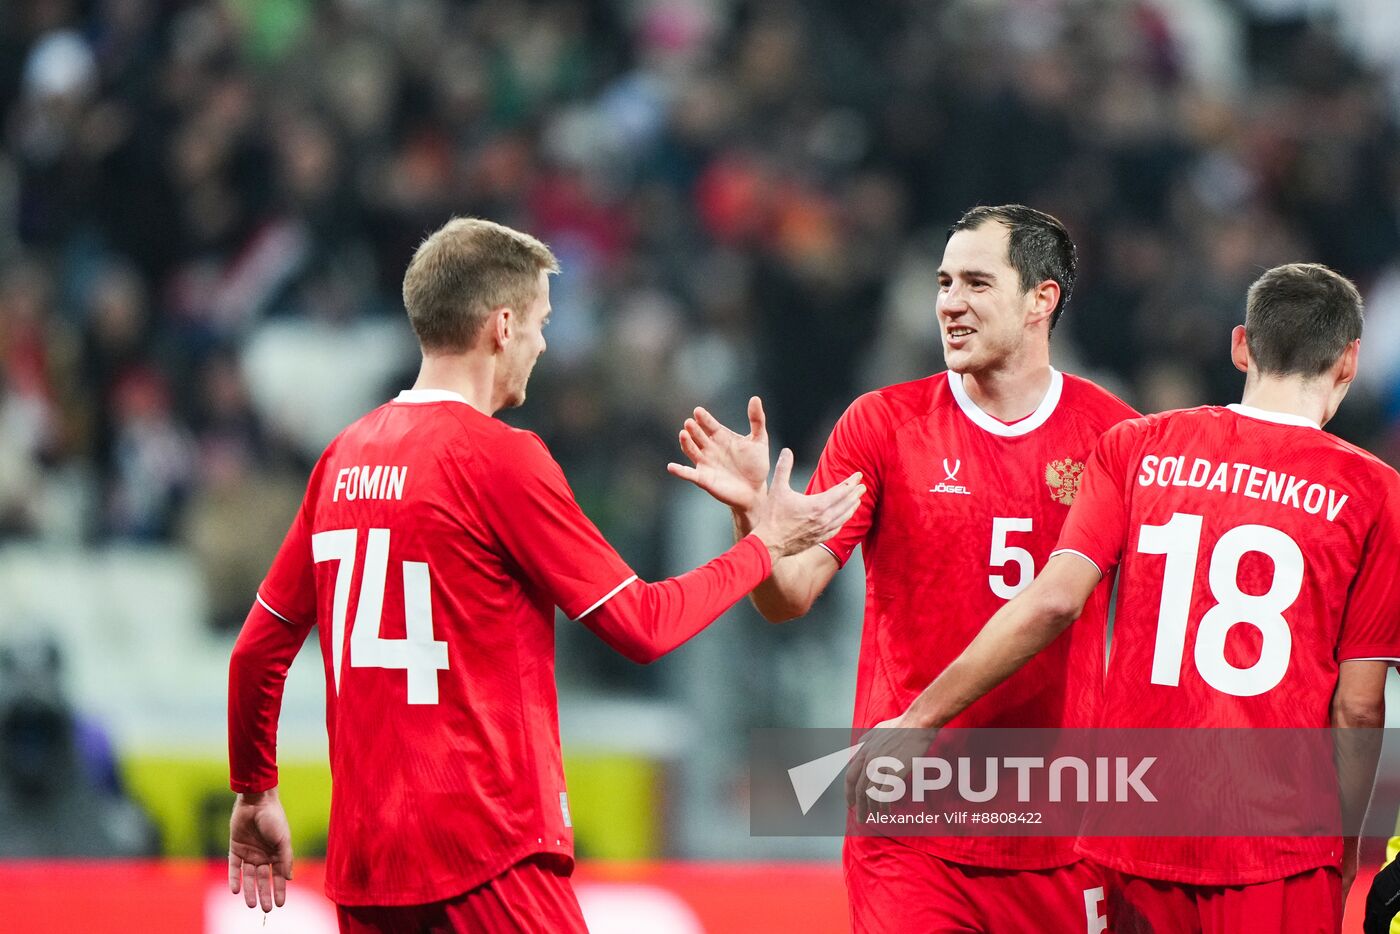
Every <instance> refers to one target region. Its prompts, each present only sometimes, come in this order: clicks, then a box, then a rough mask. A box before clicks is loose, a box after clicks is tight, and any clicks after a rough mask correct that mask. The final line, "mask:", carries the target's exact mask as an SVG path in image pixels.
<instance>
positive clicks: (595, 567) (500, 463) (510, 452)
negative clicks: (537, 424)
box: [476, 432, 637, 619]
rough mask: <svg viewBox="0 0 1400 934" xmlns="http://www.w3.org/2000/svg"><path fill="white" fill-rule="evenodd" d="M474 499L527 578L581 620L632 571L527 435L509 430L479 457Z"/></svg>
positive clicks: (539, 445) (547, 456)
mask: <svg viewBox="0 0 1400 934" xmlns="http://www.w3.org/2000/svg"><path fill="white" fill-rule="evenodd" d="M477 487H478V488H477V494H476V495H477V501H478V502H479V503H480V507H481V512H482V515H483V516H484V517H485V519H486V522H487V524H488V525H489V526H490V527H491V531H492V532H493V533H494V534H495V536H496V538H497V539H498V540H499V541H500V543H501V545H502V547H503V548H504V549H505V551H506V554H507V555H509V556H510V558H511V560H513V561H514V562H515V564H516V565H517V566H518V567H519V568H520V571H521V573H522V574H524V575H525V577H526V578H528V579H529V581H530V582H531V583H532V584H534V585H535V586H536V587H538V588H539V589H540V590H542V591H543V592H544V593H546V594H547V595H548V596H549V598H550V599H551V600H552V601H553V602H554V605H555V606H557V607H559V608H560V609H562V610H563V611H564V613H565V614H567V615H568V617H569V618H570V619H578V618H579V617H580V616H583V615H584V614H585V613H587V612H588V611H590V610H592V609H593V608H594V607H596V606H597V605H598V604H599V603H601V602H602V601H604V600H606V599H608V598H609V597H611V596H612V595H614V594H616V593H617V592H618V591H619V590H620V589H621V588H622V587H624V586H625V585H627V584H628V583H630V582H631V581H634V580H636V578H637V575H636V574H634V573H633V571H632V569H631V568H630V567H628V566H627V562H625V561H623V560H622V557H621V556H620V555H619V554H618V553H617V552H616V551H615V550H614V549H613V547H612V546H611V545H609V544H608V543H607V541H606V540H605V539H604V538H603V535H602V533H601V532H599V531H598V527H597V526H595V525H594V524H593V523H592V522H590V521H589V519H588V517H587V516H585V515H584V514H583V510H582V509H581V508H579V504H578V502H577V501H576V500H575V499H574V492H573V490H571V489H570V488H569V482H568V481H567V480H565V479H564V471H562V470H560V469H559V465H558V463H556V462H555V460H554V458H553V457H551V456H550V453H549V449H548V448H546V447H545V446H544V442H543V441H541V440H540V439H539V438H538V437H537V436H535V435H533V434H530V433H529V432H512V433H511V434H510V435H509V436H507V437H506V438H505V439H503V440H502V441H500V442H499V443H498V446H497V447H496V449H495V450H493V451H492V452H491V453H490V455H489V456H488V457H487V458H486V459H485V460H484V461H482V471H481V474H480V477H479V480H478V484H477Z"/></svg>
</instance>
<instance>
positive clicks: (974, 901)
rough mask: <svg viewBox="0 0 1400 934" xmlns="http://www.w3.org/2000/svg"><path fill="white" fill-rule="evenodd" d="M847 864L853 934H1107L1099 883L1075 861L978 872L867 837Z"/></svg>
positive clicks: (1092, 870) (1094, 870)
mask: <svg viewBox="0 0 1400 934" xmlns="http://www.w3.org/2000/svg"><path fill="white" fill-rule="evenodd" d="M843 861H844V863H845V869H846V890H847V893H848V894H849V896H850V902H851V929H852V930H853V931H854V932H855V934H903V932H906V931H907V932H909V934H915V932H917V934H936V932H937V934H942V932H963V934H1021V932H1024V931H1054V932H1056V934H1080V932H1083V934H1104V932H1106V931H1107V930H1108V920H1107V909H1106V907H1105V902H1104V887H1103V877H1102V875H1100V873H1099V870H1098V867H1097V866H1095V865H1094V864H1092V863H1090V862H1088V861H1087V860H1080V861H1079V862H1076V863H1073V864H1071V865H1069V866H1060V867H1058V868H1056V869H1034V870H1027V869H983V868H981V867H978V866H966V865H963V864H961V863H952V862H948V861H946V860H942V859H939V858H938V857H937V856H934V855H933V854H932V853H928V852H926V851H924V850H916V849H914V848H913V847H910V846H906V845H904V844H903V843H899V842H897V841H895V840H889V839H886V840H878V842H877V838H866V839H864V840H862V841H861V846H860V853H859V856H856V855H854V854H853V853H852V851H851V847H850V843H849V841H848V842H847V846H846V851H845V856H844V860H843Z"/></svg>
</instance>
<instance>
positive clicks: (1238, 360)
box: [1230, 324, 1250, 373]
mask: <svg viewBox="0 0 1400 934" xmlns="http://www.w3.org/2000/svg"><path fill="white" fill-rule="evenodd" d="M1230 360H1231V361H1233V362H1234V364H1235V369H1237V370H1239V371H1240V372H1241V373H1248V372H1249V364H1250V359H1249V339H1248V337H1247V336H1246V334H1245V331H1244V325H1243V324H1237V325H1235V329H1234V330H1233V331H1231V332H1230Z"/></svg>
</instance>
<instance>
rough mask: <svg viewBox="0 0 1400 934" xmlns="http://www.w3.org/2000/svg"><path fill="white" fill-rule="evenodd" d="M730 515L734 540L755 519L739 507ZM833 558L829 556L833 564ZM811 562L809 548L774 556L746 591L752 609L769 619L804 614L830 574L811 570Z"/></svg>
mask: <svg viewBox="0 0 1400 934" xmlns="http://www.w3.org/2000/svg"><path fill="white" fill-rule="evenodd" d="M733 515H734V540H735V541H736V542H737V541H739V540H740V539H742V538H743V537H744V536H746V535H749V534H750V533H752V532H753V530H754V526H755V525H756V522H755V520H754V519H753V517H752V516H751V515H750V514H749V513H745V512H743V511H741V510H735V511H734V514H733ZM812 550H814V549H812ZM809 551H810V550H809ZM835 560H836V559H835V558H832V559H831V561H832V563H833V565H834V564H835ZM814 563H820V562H814V561H813V560H812V555H811V554H810V553H809V552H803V553H802V554H797V555H789V556H787V557H785V558H778V559H777V560H775V561H774V562H773V568H772V570H771V572H770V573H769V575H768V577H767V578H765V579H764V580H763V582H762V583H760V584H759V585H758V586H757V587H755V588H754V589H753V591H752V592H751V593H750V594H749V600H750V601H751V602H752V603H753V605H754V609H756V610H758V612H759V614H760V615H761V616H762V617H763V618H764V619H766V620H768V622H770V623H785V622H787V621H788V620H792V619H797V618H798V617H799V616H806V615H807V612H808V611H809V610H810V609H811V608H812V604H813V603H815V602H816V600H817V597H819V596H821V592H822V590H824V589H825V588H826V585H827V583H828V582H829V581H830V580H831V575H821V574H814V573H813V565H814ZM835 573H836V568H835V567H832V568H831V574H835Z"/></svg>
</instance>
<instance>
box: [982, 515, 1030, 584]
mask: <svg viewBox="0 0 1400 934" xmlns="http://www.w3.org/2000/svg"><path fill="white" fill-rule="evenodd" d="M1031 526H1032V523H1031V520H1030V519H1007V518H1004V517H1002V516H998V517H996V518H995V519H993V520H992V557H991V565H992V567H998V566H1004V565H1008V564H1015V565H1019V566H1020V568H1021V572H1020V574H1019V575H1018V576H1017V577H1016V582H1015V583H1012V582H1011V581H1008V580H1007V579H1006V575H1005V574H988V575H987V584H988V585H989V586H990V587H991V588H992V593H994V594H996V595H997V596H998V597H1001V599H1003V600H1010V599H1011V598H1012V597H1014V596H1016V595H1017V594H1018V593H1020V592H1021V591H1023V590H1025V589H1026V588H1027V587H1029V586H1030V585H1031V581H1032V580H1034V579H1035V559H1034V558H1032V557H1031V553H1030V552H1029V551H1027V550H1026V549H1024V548H1022V547H1021V546H1019V545H1012V544H1010V543H1009V542H1007V540H1006V536H1007V535H1008V534H1009V533H1011V532H1029V531H1031Z"/></svg>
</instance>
